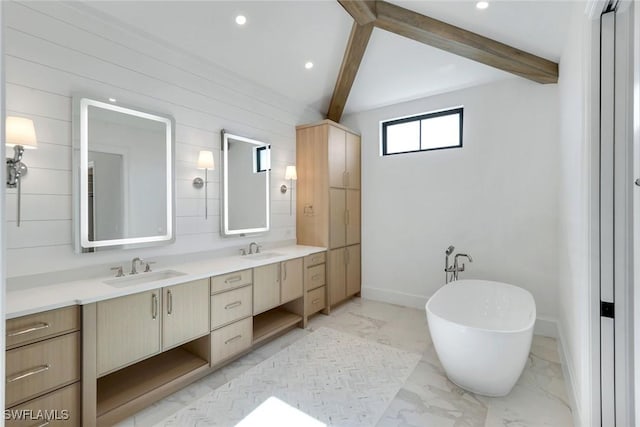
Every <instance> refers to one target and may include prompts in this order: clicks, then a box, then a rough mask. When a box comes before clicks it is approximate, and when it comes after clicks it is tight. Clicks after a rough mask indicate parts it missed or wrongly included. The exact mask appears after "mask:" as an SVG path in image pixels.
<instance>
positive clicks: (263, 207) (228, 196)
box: [222, 130, 271, 236]
mask: <svg viewBox="0 0 640 427" xmlns="http://www.w3.org/2000/svg"><path fill="white" fill-rule="evenodd" d="M270 171H271V146H270V145H269V144H267V143H265V142H262V141H257V140H255V139H251V138H246V137H244V136H239V135H233V134H231V133H228V132H225V131H224V130H223V131H222V196H223V197H222V234H223V235H224V236H235V235H245V234H250V233H262V232H265V231H268V230H269V174H270Z"/></svg>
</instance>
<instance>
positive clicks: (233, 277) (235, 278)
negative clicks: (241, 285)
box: [224, 274, 242, 283]
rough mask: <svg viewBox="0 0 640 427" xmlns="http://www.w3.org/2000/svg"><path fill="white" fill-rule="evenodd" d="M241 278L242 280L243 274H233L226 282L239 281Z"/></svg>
mask: <svg viewBox="0 0 640 427" xmlns="http://www.w3.org/2000/svg"><path fill="white" fill-rule="evenodd" d="M240 280H242V276H241V275H239V274H237V275H235V276H231V277H229V278H228V279H226V280H225V281H224V283H234V282H239V281H240Z"/></svg>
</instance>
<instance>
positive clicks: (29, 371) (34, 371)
mask: <svg viewBox="0 0 640 427" xmlns="http://www.w3.org/2000/svg"><path fill="white" fill-rule="evenodd" d="M50 367H51V365H40V366H36V367H35V368H31V369H27V370H26V371H22V372H18V373H17V374H15V375H11V376H8V377H7V383H12V382H15V381H18V380H22V379H24V378H28V377H30V376H32V375H36V374H39V373H41V372H45V371H48V370H49V368H50Z"/></svg>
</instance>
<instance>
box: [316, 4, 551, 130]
mask: <svg viewBox="0 0 640 427" xmlns="http://www.w3.org/2000/svg"><path fill="white" fill-rule="evenodd" d="M338 2H339V3H340V4H341V5H342V7H343V8H344V9H345V10H346V11H347V12H348V13H349V14H350V15H351V16H352V17H353V19H354V20H355V22H354V25H353V28H352V29H351V36H350V37H349V43H348V45H347V50H346V51H345V54H344V58H343V60H342V66H341V67H340V73H339V74H338V81H337V82H336V86H335V89H334V91H333V97H332V98H331V104H330V106H329V112H328V113H327V117H328V118H329V119H331V120H334V121H336V122H338V121H340V118H341V116H342V112H343V110H344V106H345V104H346V102H347V97H348V96H349V91H350V90H351V86H352V85H353V82H354V80H355V78H356V73H357V72H358V68H359V67H360V62H361V61H362V56H363V55H364V51H365V49H366V47H367V43H368V42H369V38H370V37H371V31H372V30H373V27H374V26H375V27H378V28H381V29H383V30H387V31H390V32H392V33H395V34H398V35H401V36H404V37H407V38H410V39H413V40H416V41H418V42H421V43H424V44H427V45H429V46H433V47H436V48H438V49H442V50H445V51H447V52H450V53H453V54H456V55H459V56H462V57H464V58H468V59H471V60H474V61H476V62H480V63H482V64H485V65H489V66H491V67H494V68H498V69H500V70H503V71H506V72H508V73H512V74H515V75H518V76H520V77H524V78H525V79H529V80H533V81H534V82H538V83H545V84H546V83H557V82H558V64H557V63H555V62H553V61H549V60H547V59H544V58H541V57H539V56H536V55H533V54H531V53H528V52H525V51H523V50H520V49H516V48H515V47H512V46H509V45H506V44H504V43H500V42H498V41H496V40H493V39H490V38H488V37H484V36H481V35H480V34H476V33H473V32H471V31H467V30H465V29H462V28H460V27H456V26H454V25H451V24H447V23H446V22H442V21H438V20H437V19H433V18H430V17H428V16H425V15H422V14H420V13H417V12H414V11H412V10H409V9H405V8H403V7H400V6H396V5H394V4H391V3H387V2H386V1H383V0H338Z"/></svg>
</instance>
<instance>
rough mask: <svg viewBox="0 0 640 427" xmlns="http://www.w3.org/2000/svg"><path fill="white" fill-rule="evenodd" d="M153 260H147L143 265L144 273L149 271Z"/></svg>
mask: <svg viewBox="0 0 640 427" xmlns="http://www.w3.org/2000/svg"><path fill="white" fill-rule="evenodd" d="M155 263H156V262H155V261H147V262H146V263H145V265H144V272H145V273H149V272H151V264H155Z"/></svg>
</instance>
